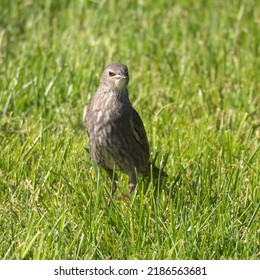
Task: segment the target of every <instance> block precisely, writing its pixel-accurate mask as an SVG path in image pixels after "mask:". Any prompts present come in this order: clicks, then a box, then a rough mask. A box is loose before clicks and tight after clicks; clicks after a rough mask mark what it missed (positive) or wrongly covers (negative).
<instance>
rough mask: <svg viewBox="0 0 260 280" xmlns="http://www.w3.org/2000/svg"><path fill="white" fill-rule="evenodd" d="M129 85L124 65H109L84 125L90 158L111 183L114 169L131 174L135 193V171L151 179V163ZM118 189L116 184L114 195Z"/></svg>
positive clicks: (86, 115)
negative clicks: (106, 174) (87, 137)
mask: <svg viewBox="0 0 260 280" xmlns="http://www.w3.org/2000/svg"><path fill="white" fill-rule="evenodd" d="M128 81H129V77H128V69H127V67H126V66H125V65H123V64H119V63H114V64H110V65H108V66H107V67H106V69H105V71H104V73H103V75H102V78H101V82H100V85H99V87H98V90H97V92H96V93H95V95H94V96H93V98H92V99H91V101H90V104H89V105H88V107H87V109H86V111H85V115H84V125H85V127H86V129H87V133H88V136H89V148H90V156H91V158H92V159H93V160H94V161H95V162H96V163H97V165H99V166H101V167H103V168H104V169H105V170H106V171H107V173H108V175H109V177H110V178H111V180H112V177H113V169H114V167H115V168H116V169H117V170H120V171H122V172H124V173H126V174H128V175H129V176H130V191H133V190H134V188H135V185H136V174H135V173H136V171H137V172H140V173H143V174H146V175H148V174H149V170H150V162H149V144H148V140H147V136H146V132H145V129H144V125H143V122H142V120H141V118H140V116H139V115H138V113H137V112H136V111H135V109H134V108H133V107H132V105H131V103H130V100H129V98H128V89H127V85H128ZM156 169H157V168H156ZM157 170H158V169H157ZM115 189H116V183H115V182H113V188H112V193H113V192H114V191H115Z"/></svg>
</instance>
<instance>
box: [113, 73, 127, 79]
mask: <svg viewBox="0 0 260 280" xmlns="http://www.w3.org/2000/svg"><path fill="white" fill-rule="evenodd" d="M113 78H114V79H116V80H122V79H126V78H127V77H126V76H125V75H121V74H117V75H115V76H114V77H113Z"/></svg>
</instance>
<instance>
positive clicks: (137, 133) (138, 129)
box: [133, 108, 149, 157]
mask: <svg viewBox="0 0 260 280" xmlns="http://www.w3.org/2000/svg"><path fill="white" fill-rule="evenodd" d="M133 135H134V138H135V139H136V141H138V143H140V145H141V146H142V148H143V150H144V152H145V153H146V154H147V155H148V157H149V143H148V139H147V136H146V132H145V129H144V125H143V122H142V120H141V118H140V116H139V115H138V113H137V112H136V111H135V109H134V108H133Z"/></svg>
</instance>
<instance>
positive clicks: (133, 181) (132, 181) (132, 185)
mask: <svg viewBox="0 0 260 280" xmlns="http://www.w3.org/2000/svg"><path fill="white" fill-rule="evenodd" d="M136 184H137V180H136V174H135V170H133V171H132V172H131V173H130V189H129V191H130V193H132V192H134V190H135V188H136Z"/></svg>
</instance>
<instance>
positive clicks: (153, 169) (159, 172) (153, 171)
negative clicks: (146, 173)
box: [150, 164, 168, 178]
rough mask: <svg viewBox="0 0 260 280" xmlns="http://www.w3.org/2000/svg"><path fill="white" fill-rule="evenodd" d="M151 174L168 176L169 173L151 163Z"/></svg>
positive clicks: (155, 176)
mask: <svg viewBox="0 0 260 280" xmlns="http://www.w3.org/2000/svg"><path fill="white" fill-rule="evenodd" d="M150 175H151V176H152V177H154V178H158V177H168V174H167V173H166V172H165V171H163V170H162V169H160V168H158V167H157V166H155V165H153V164H152V165H151V168H150Z"/></svg>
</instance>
